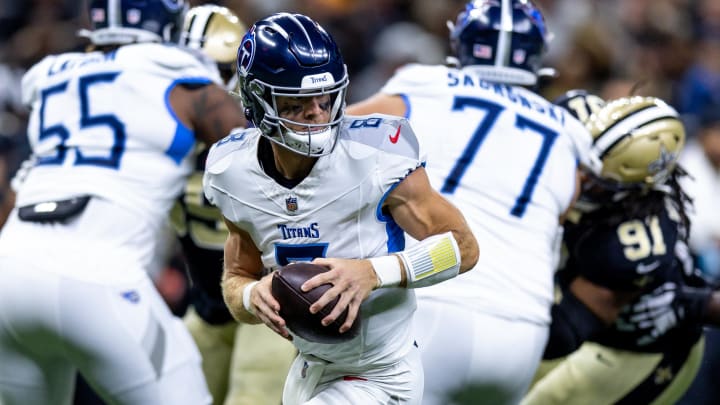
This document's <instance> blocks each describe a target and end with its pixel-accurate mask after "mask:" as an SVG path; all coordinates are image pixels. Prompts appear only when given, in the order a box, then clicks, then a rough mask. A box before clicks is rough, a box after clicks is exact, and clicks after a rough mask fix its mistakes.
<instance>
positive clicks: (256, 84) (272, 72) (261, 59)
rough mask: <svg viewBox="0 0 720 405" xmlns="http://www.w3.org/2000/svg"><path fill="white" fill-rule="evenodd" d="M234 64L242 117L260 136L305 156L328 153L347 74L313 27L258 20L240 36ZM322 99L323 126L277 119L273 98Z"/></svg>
mask: <svg viewBox="0 0 720 405" xmlns="http://www.w3.org/2000/svg"><path fill="white" fill-rule="evenodd" d="M237 63H238V66H237V75H238V80H239V82H240V95H241V97H242V102H243V105H244V106H245V113H246V115H247V117H248V118H249V119H250V120H251V121H252V122H253V124H254V125H255V126H256V127H257V128H258V129H260V131H261V132H262V134H263V136H265V137H266V138H268V139H269V140H270V141H272V142H275V143H277V144H279V145H282V146H284V147H285V148H287V149H290V150H292V151H294V152H297V153H299V154H302V155H306V156H322V155H326V154H328V153H330V152H331V151H332V150H333V148H334V146H335V142H336V140H337V136H338V126H339V124H340V121H341V120H342V118H343V115H344V110H345V92H346V90H347V87H348V74H347V68H346V66H345V63H344V62H343V58H342V56H341V54H340V49H339V48H338V46H337V44H336V43H335V40H333V38H332V37H331V36H330V34H328V33H327V32H326V31H325V30H324V29H323V28H322V27H321V26H320V25H319V24H318V23H316V22H315V21H313V20H312V19H310V18H309V17H306V16H304V15H301V14H290V13H277V14H273V15H271V16H269V17H267V18H264V19H262V20H260V21H258V22H256V23H255V24H254V25H253V26H252V27H251V28H250V30H249V31H248V32H247V34H245V37H244V38H243V40H242V43H241V44H240V48H239V49H238V57H237ZM326 94H327V95H329V96H330V122H329V123H327V124H305V123H300V122H296V121H291V120H288V119H286V118H282V117H280V115H279V113H278V103H277V97H280V96H284V97H317V96H321V95H326ZM291 127H302V128H304V129H303V130H300V131H298V130H294V129H291Z"/></svg>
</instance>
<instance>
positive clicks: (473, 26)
mask: <svg viewBox="0 0 720 405" xmlns="http://www.w3.org/2000/svg"><path fill="white" fill-rule="evenodd" d="M448 28H450V46H451V48H452V51H453V53H454V56H455V58H457V61H456V62H457V64H458V65H459V66H463V67H464V66H473V67H474V68H475V69H477V71H478V72H479V74H480V76H481V77H482V78H484V79H486V80H490V81H495V82H500V83H507V84H516V85H523V86H531V85H535V84H536V82H537V76H538V71H539V70H540V68H541V63H542V62H541V58H542V55H543V54H544V52H545V50H546V48H547V42H548V38H549V35H548V32H547V28H546V27H545V20H544V18H543V15H542V13H540V10H538V8H537V7H535V5H534V4H533V3H532V2H531V1H530V0H474V1H471V2H469V3H468V4H467V5H466V6H465V9H464V10H463V11H461V12H460V14H458V16H457V21H456V22H455V23H454V24H453V23H452V22H450V21H448Z"/></svg>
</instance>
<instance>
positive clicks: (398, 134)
mask: <svg viewBox="0 0 720 405" xmlns="http://www.w3.org/2000/svg"><path fill="white" fill-rule="evenodd" d="M401 128H402V125H400V126H399V127H398V130H397V132H395V136H391V135H388V138H390V142H392V143H397V141H398V139H400V129H401Z"/></svg>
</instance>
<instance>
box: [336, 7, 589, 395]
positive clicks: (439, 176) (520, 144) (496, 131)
mask: <svg viewBox="0 0 720 405" xmlns="http://www.w3.org/2000/svg"><path fill="white" fill-rule="evenodd" d="M448 26H449V27H450V42H451V45H452V49H453V51H454V57H453V58H452V59H453V64H452V65H453V66H444V65H439V66H427V65H418V64H411V65H407V66H405V67H403V68H400V69H399V70H398V71H397V72H396V74H395V75H394V76H393V77H392V78H391V79H390V80H389V81H388V83H387V84H386V85H385V86H384V87H383V88H382V89H381V90H380V92H379V93H378V94H376V95H374V96H372V97H370V98H369V99H367V100H365V101H362V102H360V103H358V104H355V105H352V106H350V107H348V112H349V113H352V114H365V113H370V112H384V113H388V114H396V115H401V116H405V117H407V118H408V120H409V121H410V123H411V124H412V126H413V128H415V129H416V131H417V133H418V137H420V138H421V139H422V141H423V142H424V144H426V145H427V150H428V159H427V173H428V176H429V177H430V181H431V183H432V185H433V186H434V187H435V188H436V189H437V190H439V191H440V192H441V193H442V194H443V195H444V196H446V197H447V198H448V199H449V200H450V201H451V202H453V203H454V204H455V205H456V206H457V207H458V208H459V209H460V210H461V212H462V213H463V214H464V215H465V217H466V218H467V219H468V221H469V222H470V225H471V229H472V230H473V232H474V234H475V237H476V238H477V239H478V243H479V245H480V246H482V248H483V256H482V260H480V261H479V263H478V266H477V269H476V271H473V272H470V273H468V274H466V275H461V276H460V277H457V278H455V279H453V280H450V281H448V282H446V283H442V284H439V285H437V286H433V287H431V288H427V289H423V290H421V291H418V294H417V295H418V311H417V315H416V326H417V330H418V338H419V341H418V343H419V344H420V349H421V352H422V359H423V365H424V368H425V397H424V398H423V403H424V404H448V403H451V401H452V400H457V401H465V400H468V399H467V398H471V399H470V400H469V401H470V402H469V403H473V404H479V403H488V404H494V405H495V404H514V403H517V402H518V401H519V400H520V399H521V398H522V395H523V394H524V392H525V390H526V389H527V387H528V385H529V384H530V382H531V380H532V376H533V373H534V371H535V368H536V367H537V366H538V364H539V362H540V360H541V356H542V353H543V348H544V347H545V342H546V340H547V337H548V325H549V323H550V306H551V304H552V302H553V273H554V270H555V265H556V261H557V258H558V254H559V249H558V248H559V241H560V240H561V228H560V224H561V222H562V220H563V216H564V214H565V213H566V211H567V210H568V208H569V207H570V206H571V204H572V203H573V201H574V198H575V197H576V192H577V189H578V187H577V183H576V182H577V170H576V169H577V168H578V162H580V164H582V165H584V166H586V167H588V168H590V169H592V170H597V169H598V165H597V163H596V162H597V160H596V159H595V160H591V156H592V155H590V154H589V153H588V151H589V145H590V136H589V134H588V132H587V131H586V130H585V128H584V127H583V125H582V124H581V123H580V122H579V121H578V120H577V119H575V118H574V117H573V116H571V115H570V114H568V113H567V111H565V110H564V109H562V108H559V107H557V106H554V105H552V104H551V103H550V102H548V101H547V100H545V99H544V98H542V97H541V96H540V95H538V94H536V93H535V92H533V91H531V90H530V89H529V87H531V86H533V85H535V84H536V82H537V80H538V73H539V70H540V60H541V57H542V55H543V52H544V51H545V49H546V41H547V36H548V34H547V31H546V30H547V29H546V26H545V23H544V20H543V16H542V15H541V13H540V11H539V10H538V9H537V8H536V7H535V6H534V5H533V3H532V2H531V1H520V0H502V1H497V0H495V1H491V0H476V1H472V2H469V3H467V5H466V6H465V9H464V10H463V11H462V12H460V13H459V15H458V17H457V21H456V22H455V23H454V24H453V23H450V22H449V23H448Z"/></svg>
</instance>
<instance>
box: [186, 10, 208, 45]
mask: <svg viewBox="0 0 720 405" xmlns="http://www.w3.org/2000/svg"><path fill="white" fill-rule="evenodd" d="M211 16H212V13H202V14H201V13H197V14H195V15H194V16H193V19H192V21H190V24H191V25H190V27H189V28H188V34H189V35H188V45H190V44H191V43H192V45H195V46H197V47H202V46H203V39H204V38H205V32H206V31H207V29H208V27H209V26H210V17H211Z"/></svg>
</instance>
